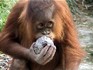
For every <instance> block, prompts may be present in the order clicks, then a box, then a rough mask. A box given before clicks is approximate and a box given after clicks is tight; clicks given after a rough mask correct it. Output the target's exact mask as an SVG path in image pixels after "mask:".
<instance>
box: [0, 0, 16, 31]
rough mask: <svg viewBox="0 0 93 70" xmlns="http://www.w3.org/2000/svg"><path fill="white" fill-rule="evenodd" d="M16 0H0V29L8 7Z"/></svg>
mask: <svg viewBox="0 0 93 70" xmlns="http://www.w3.org/2000/svg"><path fill="white" fill-rule="evenodd" d="M15 2H16V0H0V31H1V30H2V28H3V26H4V24H5V22H6V18H7V16H8V14H9V13H10V9H11V7H12V6H13V4H14V3H15Z"/></svg>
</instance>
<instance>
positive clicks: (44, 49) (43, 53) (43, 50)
mask: <svg viewBox="0 0 93 70" xmlns="http://www.w3.org/2000/svg"><path fill="white" fill-rule="evenodd" d="M49 48H50V46H45V47H44V48H43V49H42V50H41V53H40V54H39V56H41V57H44V55H46V53H47V51H48V50H49Z"/></svg>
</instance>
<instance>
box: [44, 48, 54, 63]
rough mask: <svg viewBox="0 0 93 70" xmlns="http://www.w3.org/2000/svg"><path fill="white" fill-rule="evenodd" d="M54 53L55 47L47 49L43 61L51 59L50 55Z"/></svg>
mask: <svg viewBox="0 0 93 70" xmlns="http://www.w3.org/2000/svg"><path fill="white" fill-rule="evenodd" d="M52 53H53V47H50V49H49V50H48V51H47V53H46V55H45V56H44V57H43V61H44V63H45V62H46V61H47V60H49V58H50V56H51V55H52Z"/></svg>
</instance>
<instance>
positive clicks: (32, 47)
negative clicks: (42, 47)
mask: <svg viewBox="0 0 93 70" xmlns="http://www.w3.org/2000/svg"><path fill="white" fill-rule="evenodd" d="M34 45H35V42H34V43H33V44H32V45H31V47H30V52H31V53H33V54H34V55H36V54H35V52H34Z"/></svg>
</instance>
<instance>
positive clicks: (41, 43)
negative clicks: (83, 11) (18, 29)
mask: <svg viewBox="0 0 93 70" xmlns="http://www.w3.org/2000/svg"><path fill="white" fill-rule="evenodd" d="M45 46H51V47H54V48H55V49H56V47H55V45H54V43H53V41H52V40H51V39H50V38H49V37H47V36H42V37H40V38H39V39H37V41H36V42H35V44H34V51H35V53H36V54H39V53H40V52H41V50H42V49H43V48H44V47H45Z"/></svg>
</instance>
